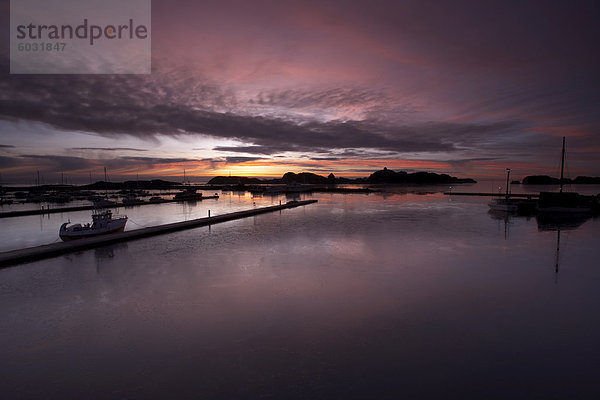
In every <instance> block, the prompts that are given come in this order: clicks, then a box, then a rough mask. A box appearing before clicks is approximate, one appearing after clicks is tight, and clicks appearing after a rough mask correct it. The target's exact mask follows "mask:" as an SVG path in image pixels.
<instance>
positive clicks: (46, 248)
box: [0, 200, 317, 268]
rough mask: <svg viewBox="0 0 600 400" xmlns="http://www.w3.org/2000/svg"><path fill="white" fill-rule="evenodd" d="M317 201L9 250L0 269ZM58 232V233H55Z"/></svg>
mask: <svg viewBox="0 0 600 400" xmlns="http://www.w3.org/2000/svg"><path fill="white" fill-rule="evenodd" d="M316 202H317V200H304V201H289V202H287V203H285V204H281V205H277V206H269V207H261V208H254V209H251V210H245V211H237V212H233V213H229V214H223V215H217V216H213V217H205V218H198V219H193V220H190V221H183V222H174V223H171V224H164V225H158V226H152V227H149V228H142V229H135V230H131V231H126V232H121V233H112V234H107V235H101V236H96V237H91V238H85V239H78V240H72V241H69V242H60V243H52V244H47V245H43V246H36V247H29V248H26V249H19V250H12V251H6V252H2V253H0V268H4V267H8V266H10V265H14V264H19V263H24V262H28V261H35V260H41V259H43V258H49V257H55V256H58V255H60V254H66V253H71V252H74V251H81V250H87V249H91V248H94V247H98V246H104V245H108V244H113V243H120V242H125V241H128V240H135V239H140V238H144V237H148V236H155V235H161V234H164V233H170V232H175V231H181V230H184V229H192V228H197V227H200V226H207V225H213V224H218V223H220V222H226V221H232V220H236V219H241V218H246V217H251V216H254V215H259V214H265V213H269V212H273V211H278V210H284V209H286V208H294V207H300V206H305V205H308V204H312V203H316ZM57 232H58V231H57Z"/></svg>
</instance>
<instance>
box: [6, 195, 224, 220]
mask: <svg viewBox="0 0 600 400" xmlns="http://www.w3.org/2000/svg"><path fill="white" fill-rule="evenodd" d="M218 198H219V196H218V195H214V196H202V198H201V199H196V200H175V199H163V200H157V201H144V202H139V203H132V204H123V203H116V204H114V205H111V206H108V207H102V208H121V207H137V206H147V205H149V204H163V203H183V202H193V201H202V200H210V199H218ZM95 208H97V207H95V206H93V205H89V206H75V207H56V208H36V209H35V210H19V211H7V212H2V213H0V218H10V217H24V216H27V215H46V214H57V213H65V212H73V211H85V210H93V209H95Z"/></svg>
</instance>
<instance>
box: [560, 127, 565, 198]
mask: <svg viewBox="0 0 600 400" xmlns="http://www.w3.org/2000/svg"><path fill="white" fill-rule="evenodd" d="M564 172H565V137H564V136H563V146H562V157H561V159H560V192H561V193H562V192H563V177H564Z"/></svg>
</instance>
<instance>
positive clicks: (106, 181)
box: [104, 167, 108, 199]
mask: <svg viewBox="0 0 600 400" xmlns="http://www.w3.org/2000/svg"><path fill="white" fill-rule="evenodd" d="M104 188H105V192H106V198H107V199H108V180H107V179H106V167H104Z"/></svg>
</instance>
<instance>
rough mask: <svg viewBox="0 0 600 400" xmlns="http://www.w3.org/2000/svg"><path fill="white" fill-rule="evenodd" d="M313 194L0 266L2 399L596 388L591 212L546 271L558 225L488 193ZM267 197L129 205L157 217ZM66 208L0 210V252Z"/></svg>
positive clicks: (599, 299)
mask: <svg viewBox="0 0 600 400" xmlns="http://www.w3.org/2000/svg"><path fill="white" fill-rule="evenodd" d="M420 191H421V192H428V190H420ZM432 191H435V190H432ZM314 197H316V198H318V200H319V203H317V204H314V205H309V206H306V207H300V208H296V209H291V210H284V211H282V212H281V213H279V212H277V213H272V214H265V215H260V216H257V217H253V218H248V219H244V220H238V221H231V222H228V223H223V224H218V225H214V226H212V227H210V228H209V227H202V228H198V229H194V230H188V231H183V232H178V233H174V234H169V235H163V236H158V237H153V238H147V239H143V240H137V241H132V242H127V243H123V244H120V245H115V246H107V247H103V248H98V249H95V250H90V251H83V252H80V253H74V254H69V255H66V256H62V257H58V258H53V259H49V260H44V261H39V262H35V263H29V264H24V265H21V266H18V267H14V268H7V269H2V270H0V309H1V314H0V315H1V316H2V318H1V319H0V354H1V355H2V357H1V362H0V374H1V375H2V380H1V383H0V398H8V399H38V398H39V399H42V398H43V399H65V398H89V399H147V398H161V399H162V398H202V399H239V398H267V399H269V398H273V399H319V398H322V399H348V398H364V399H378V398H384V399H387V398H389V399H398V398H408V399H416V398H419V399H421V398H434V399H440V398H461V399H464V398H476V399H496V398H497V399H520V398H523V399H525V398H526V399H534V398H542V399H587V398H590V399H592V398H593V399H596V398H598V396H600V385H599V384H598V382H599V381H600V345H599V344H598V338H599V337H600V316H599V315H598V306H599V305H600V290H598V288H599V287H600V268H599V267H598V259H599V256H600V246H598V237H600V221H599V220H597V219H589V220H585V221H577V222H576V223H572V224H568V226H567V225H562V226H560V227H561V230H560V253H559V256H558V272H557V271H556V264H557V263H556V261H557V255H556V250H557V239H558V235H559V232H558V230H557V226H556V225H541V226H540V225H539V224H538V222H537V221H536V219H535V218H530V219H527V218H504V217H503V216H494V215H491V214H489V213H488V207H487V201H488V199H485V198H452V199H449V198H448V197H445V196H443V195H441V194H439V193H429V194H414V193H386V194H371V195H342V194H335V195H315V196H314ZM280 199H281V200H284V201H285V197H281V198H270V197H266V198H260V199H252V198H250V197H248V196H238V195H237V194H234V195H225V196H223V197H221V198H220V199H219V200H218V201H213V202H212V203H209V201H205V202H201V203H197V205H196V206H186V207H183V206H182V205H177V204H164V205H157V206H145V207H137V208H131V209H127V210H123V211H122V212H124V213H126V214H127V215H128V216H130V218H131V219H132V220H134V221H135V222H136V223H138V224H140V225H153V224H156V223H163V222H171V221H173V220H182V219H186V218H188V219H189V218H196V217H201V216H205V215H206V212H207V210H208V209H211V210H214V212H212V213H213V214H217V213H225V212H228V211H229V210H234V209H245V208H251V207H253V206H254V204H253V203H256V206H263V205H269V204H275V203H277V204H278V202H279V200H280ZM65 217H66V218H70V219H71V220H72V221H77V222H80V221H81V222H85V221H87V219H89V214H88V213H87V212H84V213H73V214H70V215H63V216H59V215H54V216H50V219H48V218H47V217H44V218H40V217H39V216H38V217H26V218H18V219H12V220H0V224H1V228H2V230H1V233H0V235H1V236H2V242H3V243H4V244H3V246H4V249H6V248H13V247H15V245H16V246H17V247H19V243H20V244H21V246H22V245H23V243H27V244H28V245H34V244H38V243H40V242H41V243H48V242H52V241H54V240H55V237H56V231H57V229H58V226H59V225H60V222H61V221H62V220H64V219H65ZM128 225H129V228H130V229H134V228H136V226H135V225H133V226H132V224H129V223H128ZM7 227H8V228H9V229H6V228H7ZM51 233H52V234H54V237H52V234H51ZM25 236H30V237H27V238H25Z"/></svg>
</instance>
